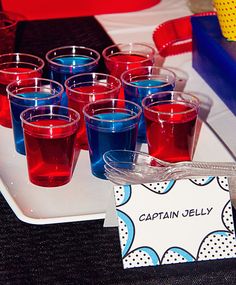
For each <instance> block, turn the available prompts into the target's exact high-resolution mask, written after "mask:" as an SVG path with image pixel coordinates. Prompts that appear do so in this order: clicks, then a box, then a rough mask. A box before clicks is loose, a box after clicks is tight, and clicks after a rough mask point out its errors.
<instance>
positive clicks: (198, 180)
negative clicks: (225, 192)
mask: <svg viewBox="0 0 236 285" xmlns="http://www.w3.org/2000/svg"><path fill="white" fill-rule="evenodd" d="M214 178H215V177H211V176H207V177H199V178H193V179H189V180H190V181H191V182H192V183H194V184H195V185H198V186H205V185H207V184H209V183H211V181H212V180H213V179H214Z"/></svg>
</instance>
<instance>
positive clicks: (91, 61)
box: [46, 46, 100, 106]
mask: <svg viewBox="0 0 236 285" xmlns="http://www.w3.org/2000/svg"><path fill="white" fill-rule="evenodd" d="M46 60H47V63H48V69H49V77H50V78H51V79H52V80H55V81H58V82H60V83H61V84H62V85H63V86H64V83H65V81H66V79H68V78H69V77H71V76H73V75H76V74H80V73H87V72H93V71H96V70H97V67H98V63H99V60H100V54H99V53H98V52H97V51H96V50H94V49H91V48H87V47H84V46H63V47H58V48H55V49H52V50H50V51H48V52H47V53H46ZM62 105H65V106H67V105H68V100H67V97H66V92H64V94H63V98H62Z"/></svg>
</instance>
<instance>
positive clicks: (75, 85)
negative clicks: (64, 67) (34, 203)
mask: <svg viewBox="0 0 236 285" xmlns="http://www.w3.org/2000/svg"><path fill="white" fill-rule="evenodd" d="M120 87H121V82H120V80H119V79H118V78H116V77H114V76H111V75H108V74H105V73H96V72H92V73H82V74H78V75H74V76H72V77H69V78H68V79H67V80H66V82H65V88H66V94H67V97H68V105H69V107H70V108H73V109H75V110H76V111H78V112H79V114H80V116H81V119H80V127H79V131H78V133H77V143H78V145H79V148H80V149H81V148H82V149H85V150H87V149H88V139H87V134H86V126H85V121H84V114H83V107H84V106H85V105H86V104H88V103H91V102H94V101H97V100H101V99H117V98H118V95H119V92H120Z"/></svg>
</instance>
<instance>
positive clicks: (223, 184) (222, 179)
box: [217, 176, 229, 191]
mask: <svg viewBox="0 0 236 285" xmlns="http://www.w3.org/2000/svg"><path fill="white" fill-rule="evenodd" d="M217 182H218V184H219V186H220V187H221V188H222V189H223V190H225V191H229V182H228V177H226V176H219V177H217Z"/></svg>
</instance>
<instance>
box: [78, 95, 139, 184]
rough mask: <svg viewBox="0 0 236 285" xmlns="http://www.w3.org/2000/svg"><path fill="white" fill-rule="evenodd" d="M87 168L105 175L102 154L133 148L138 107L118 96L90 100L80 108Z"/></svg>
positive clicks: (102, 176) (97, 174)
mask: <svg viewBox="0 0 236 285" xmlns="http://www.w3.org/2000/svg"><path fill="white" fill-rule="evenodd" d="M83 113H84V118H85V124H86V132H87V137H88V147H89V154H90V161H91V170H92V173H93V175H94V176H96V177H98V178H102V179H106V177H105V175H104V172H105V171H104V164H105V162H104V160H103V154H104V153H105V152H106V151H109V150H116V149H126V150H135V147H136V141H137V134H138V124H139V120H140V116H141V113H142V108H141V107H140V106H139V105H138V104H136V103H133V102H130V101H127V100H121V99H104V100H97V101H95V102H91V103H89V104H87V105H85V106H84V108H83Z"/></svg>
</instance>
